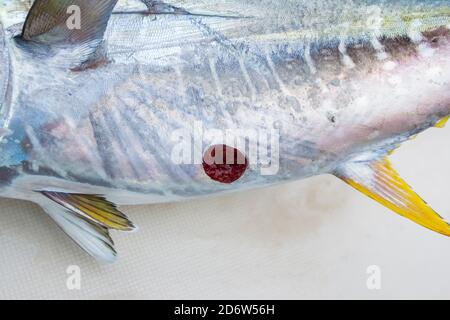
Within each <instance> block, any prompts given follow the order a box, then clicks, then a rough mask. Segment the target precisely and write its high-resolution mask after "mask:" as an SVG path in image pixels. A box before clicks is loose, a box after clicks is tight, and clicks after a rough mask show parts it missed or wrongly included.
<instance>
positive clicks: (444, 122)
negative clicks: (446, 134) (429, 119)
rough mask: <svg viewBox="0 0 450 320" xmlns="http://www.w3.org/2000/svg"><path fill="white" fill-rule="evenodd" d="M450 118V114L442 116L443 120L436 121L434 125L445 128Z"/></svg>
mask: <svg viewBox="0 0 450 320" xmlns="http://www.w3.org/2000/svg"><path fill="white" fill-rule="evenodd" d="M449 119H450V116H446V117H444V118H442V119H441V120H439V121H438V122H436V124H435V125H434V126H435V127H436V128H444V127H445V125H446V124H447V122H448V120H449Z"/></svg>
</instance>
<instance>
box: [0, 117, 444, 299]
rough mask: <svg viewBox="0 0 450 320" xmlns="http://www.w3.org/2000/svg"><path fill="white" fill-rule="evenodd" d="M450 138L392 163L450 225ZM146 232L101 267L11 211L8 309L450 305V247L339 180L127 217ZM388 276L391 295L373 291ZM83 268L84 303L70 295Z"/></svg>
mask: <svg viewBox="0 0 450 320" xmlns="http://www.w3.org/2000/svg"><path fill="white" fill-rule="evenodd" d="M449 145H450V126H449V128H447V129H440V130H438V129H431V130H430V131H427V132H426V133H424V134H422V135H420V136H419V138H418V139H417V140H415V141H413V142H409V143H407V144H406V145H404V146H403V147H402V148H401V149H400V150H399V151H397V152H396V153H395V155H394V156H393V161H394V164H395V165H396V167H397V169H398V170H399V171H400V173H401V174H402V175H403V176H404V177H405V178H406V179H407V180H408V181H409V182H410V184H412V185H413V186H414V187H415V190H416V191H418V193H420V194H421V195H422V196H423V197H424V198H425V199H426V200H428V202H429V203H431V204H432V206H433V207H434V208H435V209H436V210H437V211H438V212H439V213H440V214H441V215H443V216H445V217H447V218H450V202H449V197H450V192H449V188H448V184H449V179H450V148H449ZM124 211H125V212H126V213H128V214H129V216H130V217H131V218H132V220H133V221H135V222H136V223H137V224H138V225H139V227H140V230H139V232H138V233H134V234H118V233H114V234H113V236H114V238H115V240H116V243H117V248H118V250H119V254H120V256H119V260H118V262H117V263H115V264H113V265H100V264H98V263H96V262H95V261H94V260H92V259H91V258H89V257H88V256H86V255H85V254H84V253H83V252H81V251H80V250H79V249H78V247H77V246H75V245H74V244H73V243H72V242H71V241H70V240H69V239H68V238H67V237H66V236H65V235H64V234H63V232H62V231H60V230H59V229H58V228H57V227H55V225H54V223H53V222H52V221H51V220H50V219H49V218H48V217H47V216H46V215H45V214H44V213H43V212H42V211H41V210H40V209H39V208H38V207H37V206H35V205H33V204H29V203H25V202H20V201H15V200H0V257H1V261H0V298H3V299H24V298H37V299H48V298H55V299H63V298H67V299H79V298H87V299H96V298H105V299H114V298H125V299H133V298H138V299H143V298H160V299H170V298H181V299H185V298H189V299H213V298H234V299H241V298H269V299H270V298H287V299H299V298H371V299H372V298H374V299H379V298H387V299H390V298H447V299H449V298H450V276H449V274H450V273H449V270H450V239H448V238H446V237H444V236H441V235H438V234H434V233H432V232H429V231H428V230H425V229H423V228H421V227H418V226H416V225H415V224H413V223H411V222H409V221H407V220H404V219H403V218H401V217H399V216H397V215H395V214H393V213H391V212H389V211H388V210H387V209H385V208H383V207H381V206H380V205H378V204H377V203H374V202H372V200H369V199H367V198H365V197H364V196H362V195H360V194H358V193H357V192H356V191H354V190H352V189H350V187H348V186H346V185H345V184H343V183H342V182H340V181H338V180H337V179H336V178H334V177H331V176H323V177H316V178H313V179H309V180H305V181H299V182H295V183H291V184H288V185H283V186H279V187H275V188H270V189H265V190H256V191H251V192H245V193H238V194H234V195H229V196H225V197H218V198H210V199H203V200H198V201H192V202H187V203H178V204H170V205H152V206H141V207H128V208H124ZM373 264H375V265H378V266H380V268H381V271H382V289H381V290H379V291H369V290H368V289H367V288H366V279H367V274H366V268H367V267H368V266H369V265H373ZM69 265H78V266H80V268H81V273H82V283H81V285H82V287H81V290H79V291H70V290H68V289H67V288H66V279H67V276H68V275H67V274H66V269H67V267H68V266H69Z"/></svg>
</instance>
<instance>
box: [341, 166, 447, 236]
mask: <svg viewBox="0 0 450 320" xmlns="http://www.w3.org/2000/svg"><path fill="white" fill-rule="evenodd" d="M335 175H336V176H337V177H339V178H341V179H342V180H343V181H345V182H346V183H348V184H349V185H350V186H352V187H354V188H355V189H356V190H358V191H360V192H362V193H363V194H365V195H367V196H369V197H370V198H372V199H374V200H375V201H377V202H379V203H381V204H382V205H384V206H385V207H387V208H389V209H391V210H392V211H394V212H396V213H398V214H399V215H401V216H403V217H405V218H408V219H410V220H412V221H414V222H416V223H418V224H420V225H422V226H424V227H426V228H428V229H431V230H433V231H435V232H438V233H441V234H443V235H446V236H450V225H449V224H448V223H447V222H445V221H444V220H443V219H442V217H440V216H439V215H438V214H437V213H436V212H435V211H434V210H433V209H432V208H430V207H429V206H428V204H427V203H426V202H425V201H424V200H422V199H421V198H420V197H419V196H418V195H417V194H416V193H415V192H414V191H413V190H412V189H411V187H410V186H409V185H408V184H407V183H406V182H405V181H404V180H403V179H402V178H401V177H400V176H399V174H398V173H397V172H396V171H395V170H394V169H393V168H392V165H391V163H390V162H389V160H388V159H387V158H384V159H381V160H378V161H374V162H365V161H363V162H352V163H349V164H346V165H344V166H342V167H341V168H339V169H338V170H337V171H336V172H335Z"/></svg>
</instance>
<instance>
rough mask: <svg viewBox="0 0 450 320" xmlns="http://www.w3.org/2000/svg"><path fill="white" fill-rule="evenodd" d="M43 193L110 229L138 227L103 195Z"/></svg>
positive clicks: (130, 229)
mask: <svg viewBox="0 0 450 320" xmlns="http://www.w3.org/2000/svg"><path fill="white" fill-rule="evenodd" d="M41 193H42V194H43V195H45V196H46V197H47V198H49V199H51V200H53V201H55V202H56V203H58V204H60V205H61V206H63V207H65V208H66V209H68V210H69V211H72V212H74V213H76V214H79V215H81V216H83V217H85V218H87V219H89V220H91V221H93V222H95V223H97V224H99V225H101V226H103V227H106V228H108V229H115V230H120V231H132V230H134V229H135V228H136V227H135V226H134V225H133V223H132V222H131V221H130V220H129V219H128V218H127V217H126V216H125V215H124V214H123V213H122V212H120V211H119V210H118V209H117V207H116V205H115V204H114V203H112V202H109V201H108V200H106V199H105V198H104V197H102V196H99V195H91V194H73V193H63V192H51V191H41Z"/></svg>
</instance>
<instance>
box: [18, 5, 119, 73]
mask: <svg viewBox="0 0 450 320" xmlns="http://www.w3.org/2000/svg"><path fill="white" fill-rule="evenodd" d="M116 4H117V0H35V1H34V3H33V6H32V7H31V9H30V12H29V13H28V16H27V19H26V21H25V24H24V27H23V31H22V36H21V37H20V38H19V39H20V40H22V41H19V43H20V44H23V46H22V48H23V49H26V50H28V51H31V52H38V53H39V56H41V57H45V56H47V57H56V58H55V61H53V63H54V64H56V65H61V66H64V67H70V68H72V67H76V66H78V65H79V64H80V63H82V62H85V61H88V60H89V58H90V57H91V56H92V55H93V54H94V53H95V52H96V51H97V49H98V47H99V45H100V44H101V43H102V41H103V36H104V33H105V30H106V27H107V25H108V21H109V19H110V17H111V14H112V11H113V9H114V7H115V5H116Z"/></svg>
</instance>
